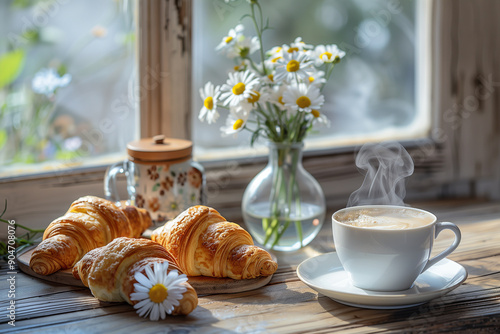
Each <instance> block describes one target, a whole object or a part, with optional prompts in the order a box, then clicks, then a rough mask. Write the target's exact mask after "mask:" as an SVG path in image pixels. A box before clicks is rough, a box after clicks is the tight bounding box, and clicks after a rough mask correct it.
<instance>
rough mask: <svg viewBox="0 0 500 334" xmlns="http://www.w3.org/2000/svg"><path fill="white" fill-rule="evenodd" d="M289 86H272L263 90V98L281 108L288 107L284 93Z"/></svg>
mask: <svg viewBox="0 0 500 334" xmlns="http://www.w3.org/2000/svg"><path fill="white" fill-rule="evenodd" d="M287 88H288V85H280V86H277V85H275V86H272V87H270V88H268V89H267V90H266V91H264V92H263V96H262V99H263V100H265V101H269V102H271V103H273V104H275V105H276V106H277V107H278V108H280V109H281V110H283V109H286V107H285V101H284V100H283V93H284V92H285V90H286V89H287Z"/></svg>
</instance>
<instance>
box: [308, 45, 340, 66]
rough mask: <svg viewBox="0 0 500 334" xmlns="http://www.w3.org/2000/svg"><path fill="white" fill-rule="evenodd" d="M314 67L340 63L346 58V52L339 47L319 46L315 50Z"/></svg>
mask: <svg viewBox="0 0 500 334" xmlns="http://www.w3.org/2000/svg"><path fill="white" fill-rule="evenodd" d="M313 54H314V56H313V59H314V65H316V66H321V65H323V64H325V63H334V64H335V63H338V62H339V61H340V59H342V58H343V57H344V56H345V52H344V51H342V50H340V49H339V48H338V46H337V45H335V44H331V45H318V46H317V47H316V49H315V50H314V53H313Z"/></svg>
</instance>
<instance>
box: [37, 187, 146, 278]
mask: <svg viewBox="0 0 500 334" xmlns="http://www.w3.org/2000/svg"><path fill="white" fill-rule="evenodd" d="M149 226H151V217H150V216H149V213H148V212H147V211H146V210H144V209H139V208H136V207H133V206H126V207H123V208H119V207H117V206H116V205H115V204H113V203H112V202H110V201H107V200H105V199H102V198H99V197H95V196H85V197H81V198H79V199H77V200H76V201H74V202H73V203H72V204H71V206H70V208H69V210H68V211H67V212H66V214H65V215H64V216H62V217H59V218H57V219H56V220H54V221H53V222H52V223H50V225H49V226H48V227H47V229H46V230H45V232H44V234H43V241H42V242H41V243H40V244H39V245H38V246H37V247H36V249H35V251H34V252H33V254H32V255H31V259H30V267H31V269H32V270H33V271H34V272H36V273H37V274H40V275H49V274H52V273H54V272H56V271H58V270H60V269H67V268H71V267H73V266H74V265H75V263H76V262H78V260H80V259H81V258H82V257H83V256H84V255H85V254H86V253H87V252H88V251H90V250H92V249H94V248H97V247H101V246H104V245H106V244H107V243H109V242H110V241H111V240H113V239H115V238H117V237H123V236H125V237H139V236H140V235H141V234H142V233H143V232H144V231H145V230H146V229H147V228H148V227H149Z"/></svg>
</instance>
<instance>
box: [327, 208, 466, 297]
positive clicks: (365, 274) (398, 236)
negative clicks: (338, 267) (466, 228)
mask: <svg viewBox="0 0 500 334" xmlns="http://www.w3.org/2000/svg"><path fill="white" fill-rule="evenodd" d="M332 224H333V239H334V243H335V250H336V252H337V255H338V257H339V260H340V262H341V263H342V266H343V267H344V270H345V271H346V272H347V273H348V275H349V278H350V280H351V282H352V284H353V285H355V286H357V287H359V288H363V289H368V290H377V291H399V290H406V289H409V288H411V286H412V285H413V283H414V282H415V280H416V279H417V277H418V276H419V275H420V274H421V273H422V272H424V271H425V270H427V269H428V268H430V267H431V266H433V265H434V264H436V263H437V262H439V261H440V260H442V259H443V258H445V257H446V256H447V255H448V254H450V253H451V252H453V251H454V250H455V249H456V248H457V247H458V244H459V243H460V239H461V234H460V230H459V229H458V227H457V226H456V225H455V224H453V223H449V222H437V219H436V217H435V216H434V215H433V214H432V213H430V212H427V211H424V210H420V209H415V208H409V207H402V206H391V205H371V206H357V207H356V206H355V207H350V208H346V209H342V210H339V211H337V212H336V213H334V214H333V216H332ZM444 229H449V230H451V231H452V232H454V233H455V240H454V241H453V243H452V245H451V246H449V247H448V248H447V249H446V250H444V251H443V252H441V253H440V254H438V255H437V256H435V257H433V258H430V255H431V251H432V246H433V241H434V239H435V238H436V237H437V235H438V234H439V233H440V232H441V231H442V230H444Z"/></svg>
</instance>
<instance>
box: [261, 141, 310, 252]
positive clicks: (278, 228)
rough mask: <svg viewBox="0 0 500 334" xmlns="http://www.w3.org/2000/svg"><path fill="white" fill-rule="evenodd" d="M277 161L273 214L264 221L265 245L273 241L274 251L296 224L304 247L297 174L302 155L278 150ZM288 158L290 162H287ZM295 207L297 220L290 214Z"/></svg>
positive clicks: (285, 149)
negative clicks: (291, 226) (289, 229)
mask: <svg viewBox="0 0 500 334" xmlns="http://www.w3.org/2000/svg"><path fill="white" fill-rule="evenodd" d="M276 150H277V151H276V152H272V153H271V154H276V155H277V156H276V157H273V158H271V159H276V161H275V164H276V165H275V166H274V167H275V168H274V169H275V173H274V175H273V181H272V183H273V187H272V190H271V196H270V202H271V208H270V209H271V210H270V211H271V212H270V217H269V218H264V219H262V227H263V230H264V232H265V240H264V243H263V244H264V245H268V243H269V242H270V240H271V239H272V240H273V241H272V244H271V245H270V248H271V249H273V248H274V247H275V246H276V245H278V244H279V241H280V240H281V238H282V237H283V235H284V234H285V232H286V231H287V229H288V227H289V226H290V223H292V222H293V223H294V224H295V228H296V232H297V237H298V240H299V242H300V245H301V247H302V246H303V231H302V223H301V221H300V216H301V202H300V193H299V187H298V184H297V179H296V173H297V167H298V163H299V157H300V154H299V152H297V151H296V150H295V149H293V148H277V149H276ZM287 157H288V161H287ZM287 168H289V172H290V177H289V179H288V180H286V179H285V170H286V169H287ZM294 206H295V215H296V217H297V219H291V218H290V214H291V213H292V208H293V207H294Z"/></svg>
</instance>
